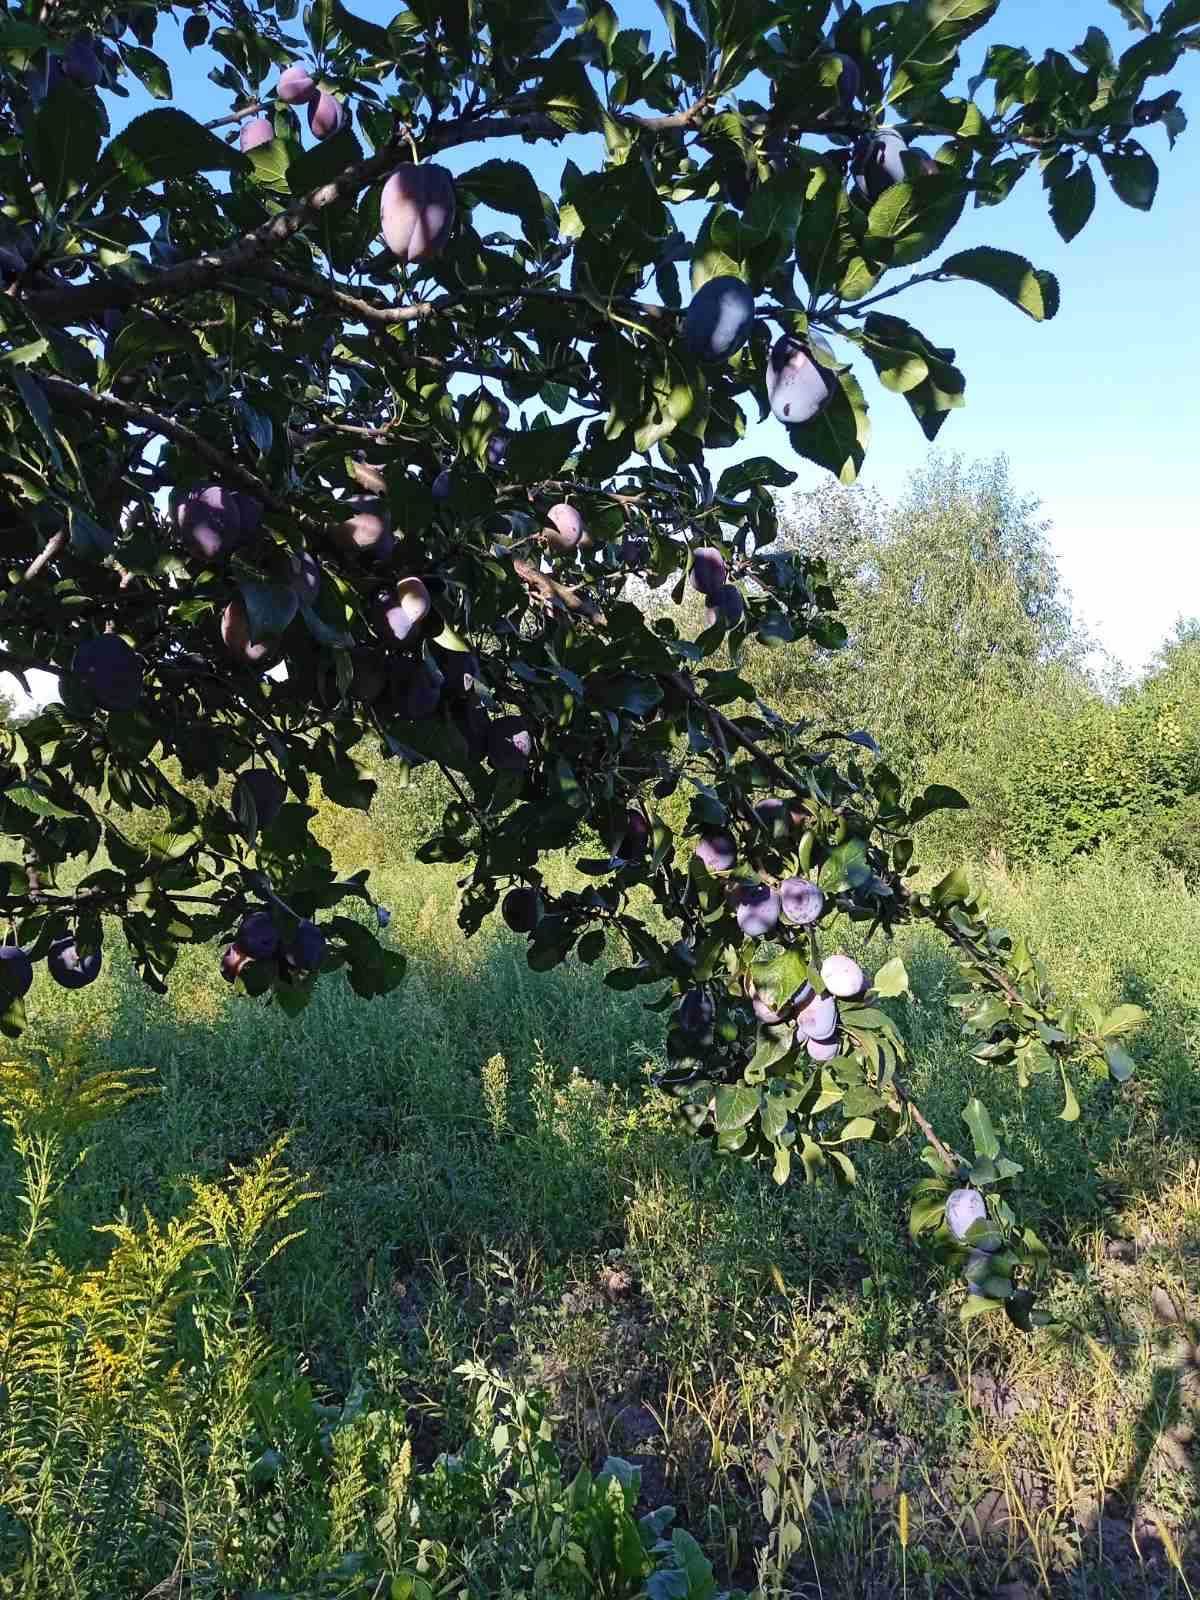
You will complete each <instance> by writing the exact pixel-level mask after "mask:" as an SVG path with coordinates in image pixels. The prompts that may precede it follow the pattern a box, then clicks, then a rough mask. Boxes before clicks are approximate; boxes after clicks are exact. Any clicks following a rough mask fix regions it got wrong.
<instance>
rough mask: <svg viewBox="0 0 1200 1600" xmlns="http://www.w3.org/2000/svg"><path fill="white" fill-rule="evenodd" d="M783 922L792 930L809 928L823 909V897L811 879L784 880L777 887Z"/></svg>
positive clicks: (817, 919)
mask: <svg viewBox="0 0 1200 1600" xmlns="http://www.w3.org/2000/svg"><path fill="white" fill-rule="evenodd" d="M779 900H780V904H781V905H782V907H783V920H784V921H785V922H790V923H791V924H792V926H793V927H794V928H811V927H812V925H813V923H814V922H817V921H819V920H820V916H821V913H822V911H824V909H825V896H824V894H823V893H822V892H821V889H820V886H819V885H818V884H815V883H813V881H812V879H811V878H785V879H784V881H783V882H782V883H781V884H780V885H779Z"/></svg>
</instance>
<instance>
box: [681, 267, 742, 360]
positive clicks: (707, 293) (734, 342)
mask: <svg viewBox="0 0 1200 1600" xmlns="http://www.w3.org/2000/svg"><path fill="white" fill-rule="evenodd" d="M753 326H754V295H753V294H752V292H751V291H750V289H749V288H747V286H746V285H745V284H744V283H743V282H742V280H741V279H740V278H734V277H721V278H710V279H709V280H708V282H707V283H706V284H703V285H702V286H701V287H700V288H699V289H698V290H697V291H696V293H695V294H694V295H693V296H692V302H691V304H690V305H689V306H688V308H687V314H686V316H685V317H684V319H683V342H684V344H685V345H686V346H687V348H688V350H689V351H690V353H691V354H692V355H694V356H695V357H696V359H697V360H698V361H707V362H718V361H728V360H729V358H730V357H731V356H734V355H736V354H737V352H738V351H739V350H740V349H741V348H742V346H743V345H744V344H745V342H746V340H747V339H748V338H749V337H750V329H751V328H752V327H753Z"/></svg>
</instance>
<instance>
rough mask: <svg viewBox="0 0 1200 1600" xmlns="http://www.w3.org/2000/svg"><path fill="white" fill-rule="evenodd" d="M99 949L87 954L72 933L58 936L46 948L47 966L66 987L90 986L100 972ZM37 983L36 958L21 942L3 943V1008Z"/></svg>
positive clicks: (0, 1005)
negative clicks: (34, 982)
mask: <svg viewBox="0 0 1200 1600" xmlns="http://www.w3.org/2000/svg"><path fill="white" fill-rule="evenodd" d="M101 965H102V960H101V956H100V951H99V949H96V950H91V951H88V952H87V954H86V955H85V954H84V952H83V951H81V950H80V948H79V946H78V945H77V944H76V942H75V940H74V939H73V938H72V937H71V936H70V935H69V934H68V935H66V936H64V937H63V938H61V939H56V940H55V941H54V943H53V944H52V945H51V946H50V949H49V950H48V951H47V952H46V969H47V971H48V972H49V974H50V976H51V977H52V978H53V979H54V981H55V983H57V984H58V985H60V987H61V988H63V989H86V988H87V986H88V984H89V983H94V982H95V981H96V979H97V978H98V977H99V976H100V968H101ZM32 983H33V958H32V956H31V955H30V954H29V952H28V950H25V949H23V948H22V947H21V946H20V945H19V944H6V945H0V1008H3V1007H7V1006H9V1005H11V1004H12V1002H13V1001H14V1000H21V999H23V998H24V996H25V995H27V994H28V993H29V989H30V986H31V985H32Z"/></svg>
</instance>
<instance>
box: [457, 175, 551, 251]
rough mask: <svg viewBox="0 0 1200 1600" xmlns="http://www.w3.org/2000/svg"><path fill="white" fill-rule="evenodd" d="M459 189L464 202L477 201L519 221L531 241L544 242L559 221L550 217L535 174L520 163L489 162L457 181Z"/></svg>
mask: <svg viewBox="0 0 1200 1600" xmlns="http://www.w3.org/2000/svg"><path fill="white" fill-rule="evenodd" d="M455 188H456V190H457V192H458V194H459V195H460V196H461V197H463V198H464V199H470V198H472V197H474V198H475V199H476V200H479V201H481V202H482V203H483V204H484V205H486V206H490V207H491V208H492V210H493V211H504V212H508V213H510V214H511V215H512V216H514V217H519V218H520V219H521V226H522V227H523V228H524V230H525V236H526V238H528V239H530V240H536V239H544V238H545V237H546V233H547V230H548V226H556V225H557V218H553V215H552V217H551V218H548V217H547V214H546V211H547V205H548V202H547V200H546V198H545V196H544V195H542V194H541V193H540V191H539V189H538V186H537V184H536V183H535V182H534V181H533V174H532V173H531V172H530V170H529V168H528V167H527V166H524V165H523V164H522V163H521V162H520V161H485V162H484V163H483V165H482V166H478V167H472V168H471V169H470V170H469V171H468V172H464V173H463V174H462V176H461V177H458V178H456V179H455ZM550 210H551V213H552V214H553V207H550Z"/></svg>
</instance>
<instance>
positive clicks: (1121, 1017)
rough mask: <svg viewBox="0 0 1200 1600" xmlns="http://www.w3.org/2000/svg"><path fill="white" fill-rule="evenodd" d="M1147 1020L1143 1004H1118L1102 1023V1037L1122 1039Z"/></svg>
mask: <svg viewBox="0 0 1200 1600" xmlns="http://www.w3.org/2000/svg"><path fill="white" fill-rule="evenodd" d="M1145 1020H1146V1013H1145V1012H1144V1011H1143V1010H1142V1008H1141V1006H1132V1005H1124V1006H1117V1007H1116V1009H1115V1010H1113V1011H1110V1012H1109V1013H1108V1015H1107V1016H1106V1017H1105V1019H1104V1021H1103V1022H1102V1023H1101V1024H1100V1037H1101V1038H1102V1039H1120V1038H1121V1037H1123V1035H1125V1034H1127V1033H1133V1031H1134V1030H1135V1029H1136V1028H1140V1027H1141V1026H1142V1024H1143V1023H1144V1022H1145Z"/></svg>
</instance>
